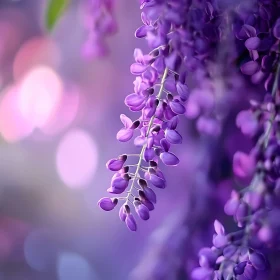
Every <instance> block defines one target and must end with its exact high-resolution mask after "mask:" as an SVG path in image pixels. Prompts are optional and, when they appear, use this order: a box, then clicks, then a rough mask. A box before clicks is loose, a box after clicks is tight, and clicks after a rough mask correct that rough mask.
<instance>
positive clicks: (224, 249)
mask: <svg viewBox="0 0 280 280" xmlns="http://www.w3.org/2000/svg"><path fill="white" fill-rule="evenodd" d="M264 7H265V6H264V5H262V4H261V5H260V10H259V13H261V11H263V10H262V9H264ZM278 11H279V9H278ZM243 15H244V14H243ZM262 17H263V15H260V18H261V19H260V20H264V19H263V18H262ZM265 20H266V21H269V20H272V17H268V18H267V19H265ZM279 24H280V23H279V19H278V20H277V19H275V18H274V21H269V28H268V33H269V36H271V38H272V42H273V45H270V48H269V50H268V52H266V54H265V53H261V55H262V58H261V61H262V65H263V66H264V65H267V64H266V62H267V61H269V64H270V66H269V68H268V67H265V68H262V70H261V71H264V72H265V74H266V79H264V81H263V82H264V86H265V88H266V90H267V94H266V95H265V97H264V100H263V102H261V103H260V102H256V101H252V102H251V108H250V110H246V111H241V112H240V113H239V114H238V116H237V120H236V124H237V126H238V127H239V128H240V129H241V131H242V132H243V133H244V134H246V135H248V136H251V137H252V138H253V139H255V140H256V145H255V147H254V148H253V149H252V150H251V152H250V153H249V154H246V153H243V152H237V153H236V154H235V155H234V158H233V171H234V173H235V175H236V176H237V177H239V178H245V179H251V183H250V185H249V186H248V187H246V188H245V189H243V190H242V191H241V192H236V191H233V192H232V195H231V198H230V199H229V201H228V202H227V203H226V205H225V208H224V210H225V213H226V214H227V215H230V216H233V218H234V220H235V221H236V223H237V226H238V227H240V230H239V231H236V232H233V233H229V234H226V233H225V229H224V227H223V226H222V224H221V223H220V222H218V221H215V223H214V227H215V232H216V233H215V234H214V236H213V247H212V248H205V249H203V250H202V251H201V252H200V254H199V256H200V266H201V267H199V268H196V269H195V270H194V271H193V274H192V276H193V279H196V280H208V279H217V280H220V279H248V280H254V279H256V277H257V275H258V272H260V271H266V270H267V269H268V267H269V265H268V261H267V260H266V257H265V255H264V254H263V252H264V251H263V249H264V248H268V247H269V248H273V246H276V245H277V241H278V240H279V239H278V238H277V236H279V233H280V223H279V222H278V221H277V219H276V216H277V215H279V210H280V209H279V207H280V196H279V186H280V185H279V182H280V172H279V170H280V157H279V153H280V138H279V121H280V119H279V108H280V83H279V80H280V51H279V46H280V44H279V43H280V42H279V40H278V38H277V30H278V28H279V26H278V25H279ZM242 28H243V29H245V30H246V31H247V32H245V31H244V32H245V33H246V36H249V35H250V36H251V37H253V35H254V36H256V34H258V33H257V32H256V30H255V28H253V27H252V26H251V27H249V26H245V27H244V26H243V27H242ZM275 33H276V35H275ZM244 36H245V35H244ZM250 36H249V37H250ZM247 40H248V39H247ZM247 42H248V41H247ZM248 44H249V43H247V48H248ZM250 44H251V43H250ZM256 50H257V49H256ZM249 52H250V55H251V56H252V58H253V60H252V62H255V61H256V60H258V59H259V58H256V56H257V53H256V52H253V53H251V49H250V48H249ZM254 59H255V60H254ZM248 63H249V62H248ZM256 63H257V62H256ZM248 65H249V64H246V65H245V66H244V65H243V66H241V71H242V72H243V73H244V74H245V75H247V74H248V73H247V70H248V69H249V68H250V69H252V68H251V66H250V67H249V66H248ZM263 66H262V67H263ZM242 67H248V69H246V71H244V69H242ZM268 69H269V70H268ZM248 71H249V70H248ZM206 252H207V253H206Z"/></svg>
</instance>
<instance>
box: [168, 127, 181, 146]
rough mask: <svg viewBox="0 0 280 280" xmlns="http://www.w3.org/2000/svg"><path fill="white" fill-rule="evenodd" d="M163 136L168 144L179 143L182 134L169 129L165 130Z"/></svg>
mask: <svg viewBox="0 0 280 280" xmlns="http://www.w3.org/2000/svg"><path fill="white" fill-rule="evenodd" d="M165 138H166V140H167V141H168V142H169V143H170V144H181V143H182V141H183V140H182V136H181V135H180V134H179V133H178V132H177V131H176V130H171V129H166V130H165Z"/></svg>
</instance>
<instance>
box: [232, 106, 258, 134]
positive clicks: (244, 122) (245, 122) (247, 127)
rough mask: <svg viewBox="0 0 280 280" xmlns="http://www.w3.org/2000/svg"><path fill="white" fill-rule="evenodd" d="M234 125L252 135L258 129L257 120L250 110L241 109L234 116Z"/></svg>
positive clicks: (244, 132)
mask: <svg viewBox="0 0 280 280" xmlns="http://www.w3.org/2000/svg"><path fill="white" fill-rule="evenodd" d="M236 125H237V126H238V127H240V129H241V131H242V133H243V134H245V135H248V136H253V135H254V134H255V133H256V131H257V129H258V121H257V119H256V117H255V116H254V114H253V112H252V111H250V110H244V111H241V112H240V113H239V114H238V115H237V117H236Z"/></svg>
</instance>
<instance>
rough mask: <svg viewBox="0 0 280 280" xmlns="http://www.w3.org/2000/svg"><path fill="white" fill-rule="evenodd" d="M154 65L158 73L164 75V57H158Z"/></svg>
mask: <svg viewBox="0 0 280 280" xmlns="http://www.w3.org/2000/svg"><path fill="white" fill-rule="evenodd" d="M152 65H153V67H154V68H155V69H156V70H157V71H158V73H160V74H162V73H163V72H164V69H165V62H164V58H163V56H160V57H158V58H157V59H156V60H155V62H154V63H153V64H152Z"/></svg>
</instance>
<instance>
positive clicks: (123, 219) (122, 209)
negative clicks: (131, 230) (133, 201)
mask: <svg viewBox="0 0 280 280" xmlns="http://www.w3.org/2000/svg"><path fill="white" fill-rule="evenodd" d="M126 216H127V214H126V212H125V208H124V205H123V206H121V208H120V211H119V217H120V219H121V221H123V222H124V221H125V219H126Z"/></svg>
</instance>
